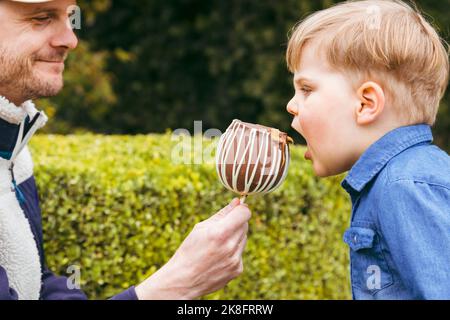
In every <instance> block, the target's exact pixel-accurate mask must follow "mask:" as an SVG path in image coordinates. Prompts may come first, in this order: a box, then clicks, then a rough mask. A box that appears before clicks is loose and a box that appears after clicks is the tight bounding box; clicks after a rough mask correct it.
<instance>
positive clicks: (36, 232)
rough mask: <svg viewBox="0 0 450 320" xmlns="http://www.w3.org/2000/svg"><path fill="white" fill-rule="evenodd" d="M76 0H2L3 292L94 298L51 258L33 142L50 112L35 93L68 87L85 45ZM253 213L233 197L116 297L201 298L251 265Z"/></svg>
mask: <svg viewBox="0 0 450 320" xmlns="http://www.w3.org/2000/svg"><path fill="white" fill-rule="evenodd" d="M74 4H75V0H22V1H20V0H0V70H1V73H0V299H86V296H85V294H84V293H83V292H82V291H81V290H76V289H75V290H71V289H69V288H68V287H67V279H66V278H64V277H57V276H55V275H54V274H53V273H52V272H51V271H50V270H49V269H48V267H47V266H46V265H45V259H44V249H43V241H42V226H41V213H40V209H39V202H38V195H37V190H36V184H35V181H34V177H33V171H32V170H33V164H32V160H31V156H30V153H29V151H28V149H27V146H26V145H27V142H28V141H29V139H30V138H31V136H32V135H33V133H34V132H35V131H36V130H37V129H38V128H40V127H42V126H43V125H44V124H45V122H46V120H47V118H46V116H45V114H44V113H43V112H39V111H38V110H36V108H35V106H34V104H33V103H32V102H31V100H32V99H36V98H40V97H50V96H54V95H56V94H57V93H58V92H59V91H60V90H61V89H62V87H63V77H62V73H63V70H64V60H65V59H66V57H67V54H68V53H69V51H70V50H73V49H75V47H76V46H77V41H78V40H77V38H76V36H75V34H74V33H73V30H72V28H71V27H70V25H69V24H68V23H67V20H68V10H67V8H68V7H70V6H71V5H74ZM250 216H251V213H250V211H249V209H248V208H247V207H246V206H245V205H240V204H239V200H237V199H235V200H233V201H232V202H231V203H230V204H229V205H228V206H227V207H225V208H223V209H222V210H221V211H219V212H218V213H217V214H215V215H214V216H212V217H211V218H209V219H208V220H205V221H203V222H201V223H199V224H197V225H196V226H195V227H194V229H193V231H192V232H191V234H190V235H189V236H188V237H187V238H186V239H185V241H184V242H183V243H182V244H181V246H180V248H179V249H178V250H177V252H176V253H175V255H174V256H173V257H172V258H171V259H170V260H169V262H168V263H167V264H166V265H164V266H163V267H162V268H161V269H160V270H158V271H157V272H156V273H154V274H153V275H152V276H151V277H149V278H148V279H146V280H145V281H144V282H142V283H141V284H139V285H137V286H136V287H135V286H132V287H131V288H129V289H128V290H126V291H124V292H122V293H119V294H118V295H116V296H114V297H113V299H194V298H197V297H200V296H202V295H205V294H208V293H211V292H214V291H216V290H218V289H220V288H222V287H224V286H225V285H226V284H227V283H228V282H229V281H230V280H232V279H233V278H235V277H237V276H238V275H239V274H241V273H242V272H243V264H242V252H243V250H244V248H245V245H246V241H247V230H248V220H249V219H250Z"/></svg>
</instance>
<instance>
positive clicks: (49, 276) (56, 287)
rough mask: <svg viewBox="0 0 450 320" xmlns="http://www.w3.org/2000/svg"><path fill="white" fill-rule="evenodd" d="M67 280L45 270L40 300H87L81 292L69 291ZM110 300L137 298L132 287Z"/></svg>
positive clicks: (76, 290) (77, 290)
mask: <svg viewBox="0 0 450 320" xmlns="http://www.w3.org/2000/svg"><path fill="white" fill-rule="evenodd" d="M67 280H68V279H67V277H61V276H56V275H54V274H53V273H52V272H51V271H50V270H48V269H46V270H45V271H44V274H43V276H42V290H41V300H87V297H86V295H85V293H84V292H83V291H81V290H79V289H69V288H68V286H67ZM110 300H138V298H137V296H136V292H135V290H134V286H132V287H130V288H129V289H127V290H125V291H123V292H121V293H119V294H117V295H115V296H114V297H112V298H110Z"/></svg>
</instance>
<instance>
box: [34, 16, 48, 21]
mask: <svg viewBox="0 0 450 320" xmlns="http://www.w3.org/2000/svg"><path fill="white" fill-rule="evenodd" d="M32 20H33V21H34V22H37V23H46V22H49V21H50V17H49V16H42V17H34V18H33V19H32Z"/></svg>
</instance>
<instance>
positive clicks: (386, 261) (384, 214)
mask: <svg viewBox="0 0 450 320" xmlns="http://www.w3.org/2000/svg"><path fill="white" fill-rule="evenodd" d="M432 140H433V136H432V134H431V128H430V127H429V126H428V125H414V126H407V127H401V128H398V129H395V130H393V131H391V132H389V133H387V134H386V135H385V136H383V137H382V138H381V139H379V140H378V141H376V142H375V143H374V144H373V145H371V146H370V147H369V148H368V149H367V150H366V151H365V152H364V153H363V155H362V156H361V157H360V159H359V160H358V161H357V162H356V163H355V165H354V166H353V167H352V169H351V170H350V172H349V173H348V175H347V177H346V178H345V179H344V181H343V182H342V187H343V188H344V189H345V190H346V191H347V192H348V193H349V194H350V197H351V200H352V217H351V224H350V228H348V229H347V231H346V232H345V234H344V241H345V242H346V243H347V244H348V246H349V247H350V262H351V266H350V269H351V285H352V292H353V298H354V299H450V157H449V156H448V154H447V153H446V152H444V151H442V150H441V149H439V148H438V147H436V146H434V145H432V144H431V142H432Z"/></svg>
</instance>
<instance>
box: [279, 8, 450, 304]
mask: <svg viewBox="0 0 450 320" xmlns="http://www.w3.org/2000/svg"><path fill="white" fill-rule="evenodd" d="M286 58H287V63H288V67H289V69H290V71H291V72H292V73H293V74H294V87H295V95H294V97H293V98H292V100H290V101H289V103H288V105H287V110H288V112H289V113H291V114H292V115H293V116H294V120H293V122H292V127H293V128H294V129H295V130H296V131H298V132H299V133H300V134H301V135H302V136H303V137H304V138H305V140H306V141H307V151H306V153H305V158H306V159H309V160H311V161H312V163H313V167H314V172H315V173H316V174H317V175H318V176H321V177H325V176H331V175H336V174H339V173H342V172H345V171H348V170H349V172H348V174H347V176H346V178H345V179H344V181H343V182H342V187H343V188H344V189H345V190H346V191H347V192H348V193H349V194H350V197H351V200H352V204H353V209H352V216H351V224H350V228H349V229H348V230H347V231H346V232H345V234H344V241H345V242H346V243H347V244H348V245H349V247H350V260H351V268H350V269H351V284H352V292H353V298H355V299H450V158H449V156H448V154H446V153H445V152H444V151H442V150H440V149H439V148H438V147H436V146H434V145H432V144H431V142H432V134H431V128H430V126H431V125H433V124H434V122H435V119H436V114H437V111H438V105H439V101H440V99H441V98H442V96H443V94H444V92H445V89H446V86H447V83H448V74H449V61H448V51H447V50H446V48H445V47H444V45H443V41H441V39H440V37H439V36H438V34H437V33H436V31H435V30H434V29H433V27H432V26H431V25H430V24H429V23H428V22H426V21H425V19H424V18H423V17H422V16H421V14H420V13H419V12H418V11H417V10H415V9H413V8H411V7H410V6H408V5H407V4H405V3H403V2H401V1H380V0H373V1H370V0H369V1H355V2H353V1H352V2H344V3H340V4H338V5H336V6H334V7H331V8H329V9H326V10H323V11H319V12H316V13H315V14H313V15H311V16H310V17H308V18H307V19H306V20H304V21H302V22H301V23H300V24H299V25H297V26H296V27H295V29H294V31H293V34H292V36H291V38H290V40H289V44H288V49H287V54H286Z"/></svg>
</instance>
